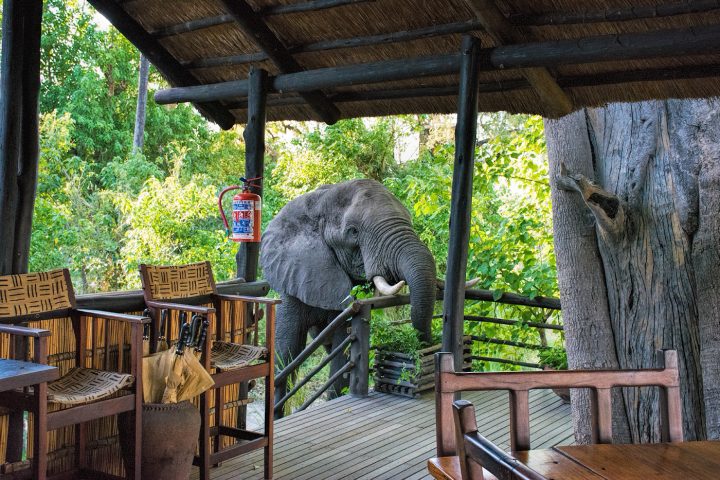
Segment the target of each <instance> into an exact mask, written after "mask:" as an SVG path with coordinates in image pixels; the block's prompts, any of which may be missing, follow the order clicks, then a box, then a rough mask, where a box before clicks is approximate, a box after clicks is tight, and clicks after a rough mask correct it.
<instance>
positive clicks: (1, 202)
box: [0, 0, 42, 274]
mask: <svg viewBox="0 0 720 480" xmlns="http://www.w3.org/2000/svg"><path fill="white" fill-rule="evenodd" d="M41 20H42V0H32V1H25V2H18V1H15V0H5V1H4V2H3V37H2V60H1V62H2V66H1V67H0V71H2V78H1V79H0V82H1V83H0V245H3V249H2V250H1V251H0V274H11V273H23V272H26V271H27V266H28V257H29V252H30V231H31V228H32V214H33V207H34V204H35V187H36V185H37V169H38V151H39V145H38V97H39V91H40V29H41Z"/></svg>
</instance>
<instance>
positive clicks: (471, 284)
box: [437, 277, 480, 290]
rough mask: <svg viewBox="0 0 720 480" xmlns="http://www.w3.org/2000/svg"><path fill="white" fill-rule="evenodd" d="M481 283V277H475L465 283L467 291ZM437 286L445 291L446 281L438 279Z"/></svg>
mask: <svg viewBox="0 0 720 480" xmlns="http://www.w3.org/2000/svg"><path fill="white" fill-rule="evenodd" d="M478 283H480V277H475V278H473V279H472V280H468V281H467V282H465V289H470V288H472V287H474V286H475V285H477V284H478ZM437 286H438V288H439V289H440V290H445V280H442V279H440V278H438V279H437Z"/></svg>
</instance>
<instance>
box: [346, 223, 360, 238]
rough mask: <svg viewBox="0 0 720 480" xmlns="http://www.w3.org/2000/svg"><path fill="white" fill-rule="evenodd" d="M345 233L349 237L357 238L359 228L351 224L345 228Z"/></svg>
mask: <svg viewBox="0 0 720 480" xmlns="http://www.w3.org/2000/svg"><path fill="white" fill-rule="evenodd" d="M345 234H346V235H347V236H348V238H351V239H356V238H357V236H358V229H357V228H356V227H354V226H349V227H347V229H346V230H345Z"/></svg>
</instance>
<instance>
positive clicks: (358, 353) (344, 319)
mask: <svg viewBox="0 0 720 480" xmlns="http://www.w3.org/2000/svg"><path fill="white" fill-rule="evenodd" d="M443 295H444V291H443V290H440V289H438V291H437V296H436V301H441V300H442V299H443ZM465 300H466V301H467V300H474V301H483V302H493V303H499V304H506V305H516V306H521V307H529V308H542V309H546V310H550V311H557V310H560V309H561V305H560V300H559V299H557V298H552V297H542V296H537V297H534V298H530V297H526V296H523V295H519V294H516V293H503V294H502V295H498V294H497V292H493V291H491V290H481V289H471V290H466V292H465ZM405 305H410V295H392V296H380V297H372V298H366V299H361V300H356V301H355V302H354V303H352V304H351V305H350V306H348V307H347V308H346V309H345V310H343V311H342V312H341V313H340V314H339V315H338V316H337V317H335V319H333V320H332V321H331V322H330V323H329V324H328V326H327V327H326V328H325V329H324V330H323V331H321V332H320V333H319V334H318V335H317V336H316V337H315V339H314V340H313V341H312V342H311V343H310V344H309V345H308V346H307V347H306V348H305V349H304V350H303V351H302V353H300V355H298V356H297V357H296V358H295V359H293V361H292V362H290V363H289V364H288V365H287V366H286V367H285V368H284V369H283V370H282V371H281V372H279V373H278V375H277V376H276V377H275V378H276V384H279V383H280V382H281V381H283V380H285V379H287V378H289V376H290V375H292V374H294V373H295V372H297V371H299V369H300V368H301V366H302V364H303V363H304V362H306V361H307V360H308V359H309V358H310V357H311V356H312V355H313V354H314V353H315V352H316V351H317V350H318V349H319V348H320V347H321V346H323V345H324V343H325V342H326V340H327V339H329V338H330V337H331V336H332V334H333V333H334V332H335V331H336V330H337V329H338V328H341V327H343V326H345V327H346V328H347V325H348V324H350V325H351V333H350V334H349V335H348V337H346V339H345V341H343V342H342V345H341V346H340V347H337V348H335V349H334V350H333V351H332V352H330V353H329V354H328V355H326V356H325V357H323V359H322V360H321V361H320V363H319V364H318V365H316V366H315V367H314V368H312V369H311V371H310V372H308V373H307V374H306V375H305V376H304V377H303V378H300V379H296V380H295V382H294V384H293V387H292V388H291V389H290V390H289V391H288V392H287V393H286V394H285V396H284V397H283V398H281V399H280V400H279V401H278V402H277V404H276V412H280V411H282V409H283V407H284V405H285V404H286V403H287V402H288V400H290V398H292V396H294V395H295V394H297V392H298V391H299V390H300V389H301V388H302V387H304V386H305V385H307V384H308V383H309V381H310V380H311V379H312V378H313V377H315V376H316V375H317V374H318V373H319V372H320V371H322V370H323V368H324V367H325V366H326V365H327V364H328V363H330V361H331V360H332V359H333V358H335V357H336V356H337V355H339V354H340V353H341V352H342V351H344V350H345V349H347V347H348V345H350V348H351V355H350V361H349V362H348V363H346V364H345V366H344V367H342V368H341V370H339V371H338V372H335V374H334V375H332V376H331V378H330V379H328V381H327V382H325V384H323V385H322V386H321V387H320V388H319V389H317V390H316V391H315V392H314V393H313V394H312V395H311V396H310V397H308V399H307V400H306V401H305V402H303V404H302V405H301V406H300V407H299V408H298V409H297V410H304V409H305V408H307V407H308V406H309V405H310V404H312V403H313V402H314V401H315V400H317V399H318V398H320V397H321V396H322V394H323V393H325V392H326V391H327V390H328V389H329V388H330V387H331V386H332V385H333V383H334V382H335V381H336V380H337V379H338V378H340V376H341V375H349V376H350V394H352V395H358V396H365V395H367V394H368V384H369V381H368V377H369V375H370V368H369V349H370V328H369V322H370V314H371V313H370V312H371V311H372V310H381V309H385V308H391V307H400V306H405ZM441 317H442V316H441V315H434V316H433V318H441ZM465 321H467V322H475V323H478V322H485V323H492V324H498V325H507V326H516V325H518V326H519V325H522V326H524V327H526V328H531V329H537V330H552V331H562V330H563V327H562V325H557V324H553V323H546V322H527V321H522V320H511V319H503V318H494V317H485V316H477V315H467V316H465ZM409 322H410V320H409V319H406V320H396V321H394V322H392V323H394V324H401V323H409ZM469 337H470V338H471V339H472V340H473V341H476V342H484V343H490V344H495V345H503V346H507V347H511V348H519V349H524V350H534V351H537V350H541V349H543V348H545V345H541V344H533V343H528V342H521V341H515V340H507V339H501V338H492V337H487V336H482V335H471V336H469ZM400 355H402V354H400ZM469 358H470V359H471V360H480V361H485V362H497V363H502V364H510V365H517V366H522V367H527V368H541V367H540V365H538V364H537V363H531V362H525V361H521V360H514V359H505V358H496V357H490V356H480V355H474V356H470V357H469ZM408 359H409V360H411V356H410V355H408Z"/></svg>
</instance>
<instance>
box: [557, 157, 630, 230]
mask: <svg viewBox="0 0 720 480" xmlns="http://www.w3.org/2000/svg"><path fill="white" fill-rule="evenodd" d="M557 186H558V188H560V189H562V190H566V191H575V192H578V193H580V194H581V195H582V198H583V200H584V201H585V205H587V206H588V208H589V209H590V211H591V212H592V213H593V215H594V216H595V219H596V220H597V223H598V225H599V226H600V229H601V230H602V231H604V232H606V233H609V234H611V235H613V236H620V235H621V234H623V233H624V232H625V230H626V221H627V219H628V216H627V215H626V211H627V205H626V204H625V202H623V201H622V200H620V198H618V197H617V195H615V194H612V193H610V192H607V191H606V190H603V189H602V188H600V187H599V186H597V185H595V184H594V183H593V182H592V181H591V180H590V179H588V178H587V177H586V176H585V175H582V174H580V173H568V172H567V169H566V168H565V165H564V164H562V165H561V166H560V177H558V179H557Z"/></svg>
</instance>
